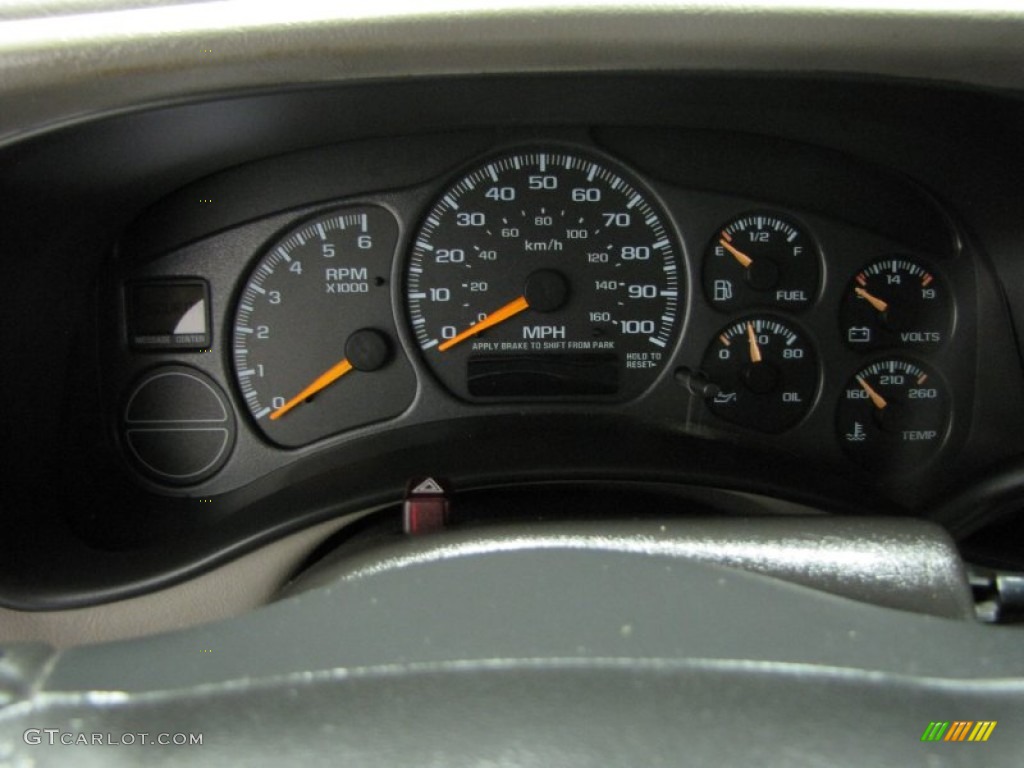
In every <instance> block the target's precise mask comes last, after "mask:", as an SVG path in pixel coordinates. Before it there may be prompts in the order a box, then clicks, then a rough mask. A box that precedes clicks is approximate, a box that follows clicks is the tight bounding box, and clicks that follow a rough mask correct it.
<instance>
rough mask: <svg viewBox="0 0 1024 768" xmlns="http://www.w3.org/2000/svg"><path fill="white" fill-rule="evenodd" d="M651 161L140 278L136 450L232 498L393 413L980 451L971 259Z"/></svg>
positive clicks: (301, 224) (133, 303)
mask: <svg viewBox="0 0 1024 768" xmlns="http://www.w3.org/2000/svg"><path fill="white" fill-rule="evenodd" d="M639 165H642V164H638V165H634V164H632V163H631V162H630V161H629V159H628V158H623V157H621V156H617V155H613V154H611V153H610V152H608V151H606V150H604V149H602V148H600V147H599V146H595V145H592V144H589V143H586V142H565V141H550V142H537V141H536V140H533V141H529V142H522V143H512V144H509V145H508V146H504V147H502V148H500V149H497V150H492V151H490V152H486V153H484V154H482V155H479V156H476V157H470V158H467V160H466V161H465V163H464V164H463V165H462V166H461V167H459V168H456V169H455V170H454V171H452V172H450V173H448V174H446V175H444V176H442V177H438V178H436V179H433V180H431V181H428V182H426V183H423V184H420V185H417V186H415V187H413V188H405V189H385V190H378V189H368V190H367V192H366V194H362V195H355V196H350V197H348V198H345V199H339V200H336V201H325V202H323V203H317V204H314V205H310V206H307V207H306V208H304V209H301V210H290V211H286V212H282V213H277V214H274V215H272V216H266V217H261V218H258V219H256V220H253V221H249V222H244V223H240V224H238V225H237V226H235V227H232V228H229V229H227V230H225V231H222V232H218V233H216V234H213V235H211V236H210V237H208V238H206V239H203V240H200V241H199V242H195V243H192V244H189V245H187V246H184V247H182V248H179V249H177V250H174V251H172V252H170V253H166V254H164V255H162V256H161V257H160V258H158V259H155V260H151V261H148V262H147V263H146V264H145V265H143V266H133V267H131V268H129V269H126V270H124V271H123V272H121V273H120V274H119V280H118V283H119V288H118V296H119V298H120V302H119V304H118V308H117V322H118V324H119V326H120V328H121V330H122V333H121V334H120V338H121V339H122V343H121V345H120V348H119V350H117V351H116V352H115V353H114V355H113V358H114V359H116V365H115V366H114V367H115V368H116V369H117V370H118V371H119V372H120V373H119V381H118V385H117V388H118V391H117V394H116V401H117V406H116V412H117V424H116V430H117V433H118V435H119V440H120V445H121V446H122V448H123V451H124V454H125V455H126V457H127V458H128V461H129V462H130V463H131V465H132V466H133V467H134V469H135V470H137V472H138V473H139V474H140V476H141V477H142V478H144V480H143V482H146V483H149V484H151V485H152V487H155V488H162V489H164V490H165V491H166V492H169V493H174V492H182V491H186V492H187V490H188V489H189V488H194V487H196V486H203V487H210V488H213V489H214V490H216V489H217V488H218V487H219V485H218V483H220V484H222V485H223V486H224V487H238V486H239V485H241V484H243V483H244V482H245V481H246V480H247V479H252V477H254V476H255V475H257V474H258V473H259V472H260V471H265V470H266V469H267V468H272V467H275V466H283V465H285V464H287V463H289V462H292V461H295V460H299V459H301V458H303V457H305V456H308V455H310V454H311V453H315V452H317V451H318V450H321V449H322V448H327V447H330V446H331V445H334V444H336V443H337V442H339V441H346V440H352V439H358V438H359V437H360V436H363V435H365V434H369V433H373V432H374V431H377V432H379V431H380V430H386V429H388V428H389V425H392V426H393V425H402V424H410V423H426V422H430V421H431V420H436V419H445V418H458V417H459V416H460V415H485V416H486V415H487V414H488V413H495V414H498V413H501V414H508V413H540V414H543V413H552V412H556V411H558V412H562V411H565V412H570V413H581V414H585V413H587V412H597V411H601V410H614V411H616V412H619V413H621V414H623V415H624V416H626V417H628V418H635V419H637V420H638V421H643V422H646V423H651V424H659V425H661V426H662V427H663V428H664V429H666V430H671V431H676V432H684V433H690V434H694V435H699V436H702V437H709V438H710V439H716V440H728V441H733V442H740V443H749V444H750V445H753V446H756V447H759V448H763V449H767V450H780V451H784V452H786V453H788V454H791V455H794V456H798V457H800V456H806V457H807V458H808V459H809V460H816V461H824V462H825V463H831V464H844V465H846V466H847V469H848V470H849V471H853V472H861V473H864V475H865V476H869V477H871V478H872V480H873V481H877V482H878V483H880V484H881V485H882V486H887V485H888V486H889V487H891V488H897V487H899V486H901V485H904V484H906V483H907V482H908V481H907V478H908V477H910V478H911V481H910V482H911V483H912V478H913V477H914V476H915V475H920V474H921V473H922V472H925V473H926V472H927V471H928V467H929V466H930V465H932V463H933V462H934V461H935V460H936V457H938V456H940V455H943V454H945V455H946V456H947V458H948V457H952V456H955V451H956V444H957V442H958V441H957V438H956V437H955V433H956V430H955V427H956V426H957V425H958V424H959V426H960V428H961V429H963V428H964V426H965V425H966V424H967V423H968V422H969V416H970V403H971V392H972V387H973V379H971V377H970V375H969V372H968V371H967V370H966V369H965V368H964V366H963V364H964V363H966V362H967V361H969V360H970V356H971V354H972V353H971V348H972V347H971V341H970V334H971V333H972V330H971V328H970V318H971V317H972V313H973V308H972V301H973V299H972V291H973V280H974V272H973V269H974V268H973V265H972V260H971V259H969V258H965V257H964V254H963V253H962V252H961V251H960V249H959V248H958V247H951V248H950V249H948V251H946V252H938V251H936V250H935V249H931V248H920V249H917V248H914V247H913V240H914V238H913V232H912V230H913V228H914V226H915V225H914V223H913V222H910V221H908V222H907V223H906V229H908V230H911V231H908V232H907V233H906V235H907V236H906V237H902V238H900V237H893V236H892V235H891V232H892V230H890V231H889V232H884V233H879V232H877V231H872V229H871V228H870V227H866V226H863V225H860V224H858V223H857V222H852V223H851V222H850V221H846V220H844V218H845V217H844V212H843V211H842V210H837V211H834V215H832V216H829V215H826V214H823V213H822V212H821V211H820V210H806V209H801V208H798V207H795V206H792V205H785V204H780V203H779V202H778V201H775V200H771V199H757V198H752V197H748V196H747V195H745V194H743V192H744V191H743V190H737V191H736V193H735V194H722V193H720V192H718V191H706V190H701V189H694V188H688V187H687V185H686V178H685V174H683V173H674V172H673V171H672V169H670V168H660V169H650V168H647V169H645V170H641V169H640V167H639ZM822 183H823V184H827V183H828V180H827V179H824V180H822ZM892 215H893V216H897V215H898V213H897V212H893V213H892ZM894 229H898V227H895V228H894ZM952 239H953V240H954V241H955V237H954V238H952ZM929 242H934V239H933V240H930V241H929ZM958 366H959V368H958ZM368 430H369V432H368ZM243 443H244V444H245V446H248V447H246V448H244V451H245V453H246V455H247V456H248V458H249V459H250V461H248V462H247V463H248V464H249V465H250V467H251V468H250V469H248V470H236V471H234V472H231V471H230V466H231V463H232V462H231V454H232V451H233V450H235V451H237V450H239V448H238V446H240V445H241V444H243ZM256 455H258V456H260V457H262V465H261V462H260V461H257V462H252V461H251V459H252V457H253V456H256ZM261 466H262V469H260V467H261ZM204 484H205V485H204Z"/></svg>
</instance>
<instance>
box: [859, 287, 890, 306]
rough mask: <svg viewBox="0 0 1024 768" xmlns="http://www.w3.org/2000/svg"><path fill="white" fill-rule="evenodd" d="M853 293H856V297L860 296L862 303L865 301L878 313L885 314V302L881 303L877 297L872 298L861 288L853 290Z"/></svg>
mask: <svg viewBox="0 0 1024 768" xmlns="http://www.w3.org/2000/svg"><path fill="white" fill-rule="evenodd" d="M853 292H854V293H856V294H857V295H858V296H860V297H861V298H862V299H864V301H866V302H867V303H868V304H870V305H871V306H872V307H874V308H875V309H877V310H878V311H879V312H885V310H887V309H888V308H889V305H888V304H887V303H886V302H885V301H883V300H882V299H880V298H878V297H877V296H872V295H871V294H870V293H868V292H867V291H865V290H864V289H863V288H860V287H857V288H854V289H853Z"/></svg>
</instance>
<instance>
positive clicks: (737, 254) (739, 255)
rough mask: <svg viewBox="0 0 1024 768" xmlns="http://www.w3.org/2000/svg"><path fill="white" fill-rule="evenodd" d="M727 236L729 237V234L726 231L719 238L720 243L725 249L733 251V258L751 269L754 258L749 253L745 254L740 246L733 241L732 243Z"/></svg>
mask: <svg viewBox="0 0 1024 768" xmlns="http://www.w3.org/2000/svg"><path fill="white" fill-rule="evenodd" d="M726 238H729V236H728V235H727V234H726V233H725V232H723V233H722V236H721V237H720V238H718V243H719V245H721V246H722V247H723V248H725V250H727V251H728V252H729V253H731V254H732V256H733V258H734V259H736V261H738V262H739V263H740V266H741V267H743V268H744V269H749V268H750V265H751V264H753V263H754V260H753V259H752V258H750V257H749V256H747V254H745V253H744V252H743V251H741V250H740V249H739V248H737V247H736V246H734V245H733V244H732V243H730V242H729V240H728V239H726ZM729 239H731V238H729Z"/></svg>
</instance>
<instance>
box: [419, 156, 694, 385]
mask: <svg viewBox="0 0 1024 768" xmlns="http://www.w3.org/2000/svg"><path fill="white" fill-rule="evenodd" d="M679 250H680V248H679V244H678V242H677V240H676V237H675V236H674V234H673V232H672V231H671V228H670V227H669V226H668V224H667V223H666V217H665V214H664V213H663V211H662V210H661V209H660V208H659V206H658V204H657V203H656V201H655V200H654V199H653V196H652V194H651V193H650V191H648V190H646V189H644V187H643V186H642V185H641V184H640V183H639V182H638V181H637V180H635V179H633V178H631V177H630V175H629V173H628V172H627V171H626V170H624V169H622V168H621V167H619V166H617V165H616V164H613V163H612V162H610V161H608V160H607V159H604V158H598V157H593V156H590V155H589V154H583V153H580V152H577V151H576V150H561V149H551V150H529V151H522V152H514V153H510V154H506V155H503V156H501V157H496V158H493V159H491V160H488V161H486V162H484V163H482V164H480V165H479V166H478V167H476V168H474V169H473V170H471V171H470V172H469V173H467V174H465V175H464V176H462V177H461V178H460V179H458V180H457V181H456V182H455V183H454V184H452V185H451V186H449V187H448V188H447V189H446V190H445V191H444V192H443V193H442V194H441V195H440V198H439V199H438V201H437V203H436V204H435V205H434V207H433V208H432V209H431V210H430V212H429V213H428V214H427V216H426V218H425V220H424V222H423V224H422V225H421V227H420V229H419V231H418V232H417V233H416V234H415V236H414V238H413V246H412V253H411V256H410V258H409V264H408V268H407V273H406V301H407V306H408V312H409V319H410V322H411V323H412V329H413V333H414V335H415V338H416V341H417V343H418V344H419V346H420V348H421V349H422V350H423V353H424V359H425V360H426V362H427V364H428V365H429V367H430V368H431V370H433V372H434V373H435V374H436V376H437V377H438V378H439V379H440V380H441V381H442V382H443V383H444V384H445V385H447V386H448V387H449V389H451V390H452V391H453V392H454V393H456V394H457V395H459V396H460V397H462V398H465V399H468V400H476V399H494V398H507V399H536V398H540V399H560V398H580V397H583V398H596V399H612V400H619V399H627V398H629V397H633V396H636V395H638V394H640V393H641V392H643V391H644V389H646V388H647V387H648V386H650V384H651V383H652V381H653V380H654V378H655V377H656V376H657V375H658V373H659V372H660V371H661V369H662V367H663V365H664V363H665V361H666V360H667V358H668V354H669V351H670V350H671V348H672V346H673V344H674V342H675V339H676V336H677V334H678V328H679V318H680V315H681V313H682V298H683V275H682V271H681V269H680V265H679Z"/></svg>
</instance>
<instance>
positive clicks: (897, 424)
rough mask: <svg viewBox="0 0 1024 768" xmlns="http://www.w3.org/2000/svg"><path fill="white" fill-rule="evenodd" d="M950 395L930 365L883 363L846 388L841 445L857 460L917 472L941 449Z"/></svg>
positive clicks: (865, 370)
mask: <svg viewBox="0 0 1024 768" xmlns="http://www.w3.org/2000/svg"><path fill="white" fill-rule="evenodd" d="M949 402H950V401H949V396H948V394H947V393H946V389H945V385H944V384H943V382H942V380H941V379H940V378H939V377H938V376H937V375H936V374H935V373H934V372H933V371H931V370H930V369H929V368H928V367H927V366H925V365H922V364H920V363H914V362H910V361H909V360H905V359H902V358H889V359H886V360H879V361H878V362H876V363H873V364H871V365H869V366H866V367H865V368H863V369H861V370H860V371H858V372H857V373H856V375H854V377H853V378H852V379H851V380H850V381H849V382H848V383H847V385H846V389H845V390H844V391H843V396H842V398H841V399H840V401H839V412H838V417H837V431H838V434H839V442H840V443H841V444H842V446H843V448H844V449H845V450H846V452H847V453H848V454H849V455H850V456H851V457H853V458H854V459H855V460H856V461H858V462H859V463H861V464H863V465H864V466H866V467H870V468H884V469H887V470H890V471H899V470H907V469H914V468H916V467H918V466H920V465H921V464H922V463H923V462H925V461H926V460H928V459H929V458H931V456H932V455H933V454H934V453H935V452H936V451H937V450H938V449H939V447H940V446H941V445H942V441H943V440H944V439H945V436H946V431H947V426H948V424H949V408H950V406H949Z"/></svg>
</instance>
